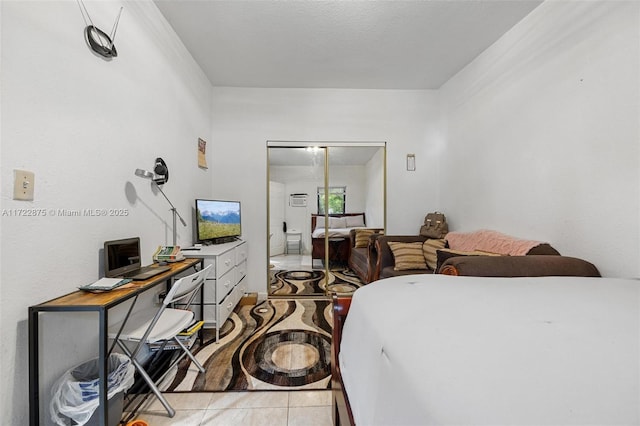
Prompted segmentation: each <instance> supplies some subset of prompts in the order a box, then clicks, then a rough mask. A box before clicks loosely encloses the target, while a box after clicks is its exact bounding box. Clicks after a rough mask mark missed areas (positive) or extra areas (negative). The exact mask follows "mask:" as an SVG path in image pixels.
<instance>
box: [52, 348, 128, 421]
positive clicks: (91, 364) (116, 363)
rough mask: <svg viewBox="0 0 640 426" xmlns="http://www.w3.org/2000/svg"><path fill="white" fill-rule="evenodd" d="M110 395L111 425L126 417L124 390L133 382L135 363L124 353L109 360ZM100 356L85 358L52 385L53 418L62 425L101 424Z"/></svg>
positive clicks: (108, 382) (108, 388) (108, 394)
mask: <svg viewBox="0 0 640 426" xmlns="http://www.w3.org/2000/svg"><path fill="white" fill-rule="evenodd" d="M107 369H108V374H107V396H108V398H109V407H108V412H109V426H116V425H118V423H119V422H120V418H121V417H122V403H123V400H124V392H125V391H126V390H127V389H129V388H130V387H131V385H133V382H134V373H135V367H134V366H133V364H132V363H131V360H130V359H129V358H128V357H127V356H126V355H123V354H119V353H113V354H111V355H110V356H109V359H108V360H107ZM99 374H100V371H99V367H98V359H97V358H95V359H92V360H90V361H87V362H84V363H82V364H80V365H78V366H76V367H74V368H72V369H70V370H67V371H66V372H65V374H64V375H63V376H62V377H60V379H58V381H56V383H55V384H54V385H53V389H52V398H51V405H50V414H51V420H53V422H54V423H55V424H57V425H60V426H75V425H92V426H93V425H99V424H100V413H99V412H98V411H97V410H96V408H98V405H99V404H100V398H98V396H99V395H100V379H99V377H98V376H99Z"/></svg>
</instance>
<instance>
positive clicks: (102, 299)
mask: <svg viewBox="0 0 640 426" xmlns="http://www.w3.org/2000/svg"><path fill="white" fill-rule="evenodd" d="M201 261H202V259H200V258H191V259H185V260H182V261H180V262H174V263H169V264H168V265H169V266H171V270H170V271H167V272H163V273H162V274H158V275H156V276H155V277H152V278H150V279H148V280H144V281H132V282H130V283H128V284H125V285H123V286H121V287H118V288H116V289H113V290H110V291H105V292H102V293H90V292H87V291H83V290H78V291H74V292H73V293H69V294H66V295H64V296H61V297H58V298H55V299H52V300H49V301H47V302H44V303H40V304H39V305H35V306H32V308H34V309H37V310H41V311H46V310H65V308H71V309H73V308H75V310H98V309H101V308H106V307H109V306H113V305H117V304H118V303H121V302H123V301H125V300H127V299H129V298H131V297H133V296H135V295H137V294H139V293H142V292H143V291H145V290H148V289H149V288H151V287H155V286H156V285H158V284H160V283H162V282H165V281H166V280H168V279H169V278H171V277H172V276H174V275H176V274H179V273H180V272H183V271H185V270H187V269H189V268H190V267H192V266H195V265H197V264H198V263H200V262H201Z"/></svg>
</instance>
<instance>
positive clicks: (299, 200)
mask: <svg viewBox="0 0 640 426" xmlns="http://www.w3.org/2000/svg"><path fill="white" fill-rule="evenodd" d="M289 206H291V207H307V194H291V195H290V196H289Z"/></svg>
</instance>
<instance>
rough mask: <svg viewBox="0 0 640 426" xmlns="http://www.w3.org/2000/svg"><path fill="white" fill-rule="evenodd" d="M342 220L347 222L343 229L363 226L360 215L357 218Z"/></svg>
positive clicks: (346, 217)
mask: <svg viewBox="0 0 640 426" xmlns="http://www.w3.org/2000/svg"><path fill="white" fill-rule="evenodd" d="M344 218H345V220H346V221H347V226H345V228H357V227H358V226H365V225H364V216H363V215H361V214H359V215H357V216H345V217H344Z"/></svg>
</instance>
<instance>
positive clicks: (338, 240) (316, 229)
mask: <svg viewBox="0 0 640 426" xmlns="http://www.w3.org/2000/svg"><path fill="white" fill-rule="evenodd" d="M327 219H328V226H327V227H326V228H328V229H326V228H325V217H324V215H317V214H312V215H311V258H312V259H324V255H325V248H324V242H325V232H328V235H329V260H330V261H332V262H338V263H344V264H345V265H346V264H347V261H348V260H349V252H350V251H351V245H350V243H349V232H350V231H351V230H352V229H354V228H364V227H365V226H366V220H365V215H364V213H343V214H331V215H329V216H328V218H327Z"/></svg>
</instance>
